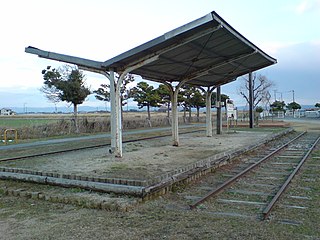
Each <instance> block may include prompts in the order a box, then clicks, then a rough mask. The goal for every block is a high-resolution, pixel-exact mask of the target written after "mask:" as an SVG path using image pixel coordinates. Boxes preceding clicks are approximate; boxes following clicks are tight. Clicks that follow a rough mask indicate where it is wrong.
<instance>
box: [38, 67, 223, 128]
mask: <svg viewBox="0 0 320 240" xmlns="http://www.w3.org/2000/svg"><path fill="white" fill-rule="evenodd" d="M42 75H43V79H44V84H43V86H42V88H41V89H40V91H42V92H43V93H44V95H45V96H46V98H47V99H48V100H49V101H50V102H52V103H54V104H56V103H57V102H60V101H66V102H68V103H70V104H72V105H73V109H74V126H75V131H76V132H79V128H78V125H77V111H78V110H77V109H78V105H80V104H82V103H83V102H84V101H85V99H86V98H87V97H88V96H89V95H90V94H92V93H93V94H95V98H96V99H98V100H100V101H105V102H109V101H110V85H109V84H101V85H100V87H99V88H98V89H96V90H94V91H93V92H91V91H90V89H89V87H87V85H86V81H85V75H84V74H83V72H82V71H81V70H79V69H78V68H77V67H75V66H69V65H65V66H63V67H61V68H58V69H55V68H53V69H52V68H51V67H50V66H48V67H47V68H46V69H44V70H42ZM116 77H117V78H119V76H118V75H116ZM133 81H134V76H133V75H132V74H128V75H127V76H126V77H125V78H124V79H123V81H122V84H121V89H120V101H121V112H123V107H124V106H126V105H127V104H128V99H130V98H132V99H133V101H135V102H137V105H138V107H139V108H140V109H141V108H144V107H145V108H146V109H147V113H148V117H147V120H148V121H149V122H150V119H151V113H150V112H151V108H152V107H160V106H166V108H167V110H166V111H167V114H168V117H169V113H170V109H171V107H170V103H171V97H170V90H169V89H168V87H167V86H166V85H164V84H160V85H159V86H158V87H157V88H155V87H153V86H152V85H149V84H148V83H147V82H143V81H141V82H138V83H137V85H136V86H135V87H133V88H131V89H130V88H129V87H128V85H129V84H130V83H131V82H133ZM227 99H229V96H227V95H225V94H221V101H223V102H225V101H226V100H227ZM215 102H216V93H215V92H214V93H213V94H212V103H213V105H215ZM178 105H179V106H180V107H182V108H183V111H184V119H186V115H187V112H188V113H189V119H190V118H191V109H192V108H195V109H196V111H197V114H196V115H197V119H198V121H199V115H200V109H201V108H203V107H205V106H206V96H205V91H204V89H203V88H199V87H195V86H191V85H187V84H186V85H184V86H183V87H182V88H181V89H180V90H179V94H178Z"/></svg>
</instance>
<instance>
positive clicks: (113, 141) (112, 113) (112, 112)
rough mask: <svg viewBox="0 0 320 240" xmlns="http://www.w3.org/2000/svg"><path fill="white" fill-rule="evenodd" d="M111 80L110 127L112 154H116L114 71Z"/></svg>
mask: <svg viewBox="0 0 320 240" xmlns="http://www.w3.org/2000/svg"><path fill="white" fill-rule="evenodd" d="M109 80H110V120H111V121H110V126H111V149H110V150H109V152H110V153H114V152H115V149H116V122H117V118H116V87H115V78H114V71H113V70H111V71H110V75H109Z"/></svg>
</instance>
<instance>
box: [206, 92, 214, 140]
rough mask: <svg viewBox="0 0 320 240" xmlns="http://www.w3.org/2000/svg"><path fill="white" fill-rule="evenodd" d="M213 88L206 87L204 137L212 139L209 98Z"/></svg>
mask: <svg viewBox="0 0 320 240" xmlns="http://www.w3.org/2000/svg"><path fill="white" fill-rule="evenodd" d="M213 89H214V88H213V87H212V88H210V87H208V90H207V91H206V135H207V137H212V113H211V96H212V91H213Z"/></svg>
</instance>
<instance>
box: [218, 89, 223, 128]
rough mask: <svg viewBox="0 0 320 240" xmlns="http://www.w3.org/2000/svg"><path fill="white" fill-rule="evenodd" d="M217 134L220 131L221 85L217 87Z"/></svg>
mask: <svg viewBox="0 0 320 240" xmlns="http://www.w3.org/2000/svg"><path fill="white" fill-rule="evenodd" d="M217 103H218V104H217V134H221V133H222V114H221V108H222V107H221V87H220V86H218V87H217Z"/></svg>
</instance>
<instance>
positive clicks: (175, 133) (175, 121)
mask: <svg viewBox="0 0 320 240" xmlns="http://www.w3.org/2000/svg"><path fill="white" fill-rule="evenodd" d="M186 82H187V81H181V82H179V84H178V85H177V86H176V87H175V88H174V87H173V86H172V85H169V86H170V92H171V102H172V104H171V105H172V126H171V127H172V138H173V144H172V145H173V146H176V147H178V146H179V111H178V94H179V89H180V87H181V86H182V85H183V84H185V83H186Z"/></svg>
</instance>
